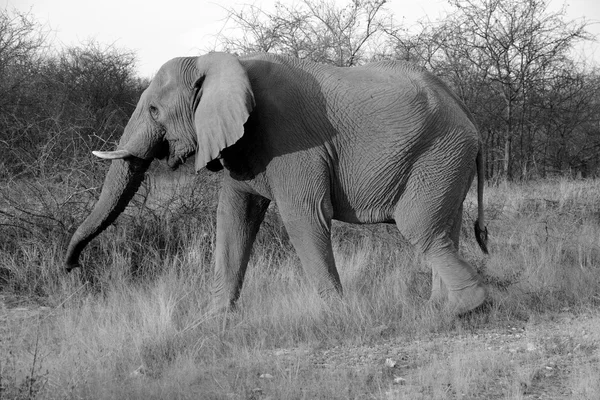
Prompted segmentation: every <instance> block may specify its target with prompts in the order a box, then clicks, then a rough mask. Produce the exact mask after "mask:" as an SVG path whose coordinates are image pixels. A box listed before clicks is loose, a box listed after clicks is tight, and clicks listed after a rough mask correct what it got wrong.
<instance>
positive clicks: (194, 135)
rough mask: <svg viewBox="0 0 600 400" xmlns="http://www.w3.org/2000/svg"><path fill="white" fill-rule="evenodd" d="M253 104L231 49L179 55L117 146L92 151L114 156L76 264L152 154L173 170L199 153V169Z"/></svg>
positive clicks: (232, 135) (73, 260) (71, 261)
mask: <svg viewBox="0 0 600 400" xmlns="http://www.w3.org/2000/svg"><path fill="white" fill-rule="evenodd" d="M253 107H254V97H253V94H252V89H251V87H250V81H249V79H248V76H247V74H246V71H245V70H244V68H243V67H242V65H241V64H240V63H239V61H238V59H237V58H236V57H234V56H232V55H229V54H223V53H212V54H208V55H205V56H201V57H185V58H175V59H173V60H170V61H169V62H167V63H166V64H164V65H163V66H162V67H161V68H160V70H159V71H158V73H157V74H156V77H155V78H154V79H153V80H152V83H151V84H150V86H149V87H148V88H147V89H146V90H145V91H144V93H143V94H142V96H141V97H140V100H139V102H138V104H137V107H136V109H135V111H134V112H133V115H132V116H131V118H130V120H129V122H128V123H127V126H126V127H125V131H124V133H123V136H122V137H121V140H120V142H119V146H118V148H117V150H115V151H108V152H101V151H95V152H93V153H94V155H96V156H98V157H100V158H104V159H110V160H113V161H112V164H111V166H110V169H109V171H108V174H107V176H106V179H105V181H104V186H103V187H102V193H101V194H100V199H99V200H98V202H97V203H96V205H95V207H94V209H93V211H92V212H91V214H90V215H89V216H88V217H87V218H86V219H85V221H84V222H83V223H82V224H81V225H80V226H79V228H78V229H77V231H76V232H75V234H74V235H73V237H72V238H71V241H70V243H69V247H68V250H67V255H66V260H65V264H66V268H67V270H69V271H70V270H71V269H72V268H75V267H77V266H78V265H79V264H78V260H79V255H80V253H81V251H82V250H83V248H84V247H85V246H86V245H87V244H88V243H89V242H90V240H92V239H93V238H94V237H95V236H97V235H98V234H99V233H101V232H102V231H103V230H104V229H106V227H108V226H109V225H110V224H111V223H112V222H114V220H115V219H116V218H117V217H118V216H119V214H120V213H121V212H122V211H123V210H124V209H125V207H126V206H127V204H128V203H129V201H130V200H131V199H132V198H133V196H134V194H135V193H136V191H137V189H138V188H139V186H140V184H141V182H142V180H143V178H144V173H145V171H146V170H147V169H148V167H149V165H150V162H151V161H152V159H154V158H159V159H164V158H166V161H167V163H168V165H169V166H170V167H171V168H176V167H177V166H178V165H180V164H181V163H182V162H183V161H184V160H185V159H186V158H187V157H188V156H190V155H192V154H194V153H195V154H196V160H195V165H196V170H200V169H201V168H204V167H205V166H206V165H207V164H208V163H209V162H211V161H213V160H216V159H217V158H219V155H220V153H221V151H222V150H223V149H225V148H226V147H228V146H231V145H232V144H234V143H235V142H236V141H238V140H239V139H240V138H241V137H242V135H243V133H244V123H245V122H246V120H247V119H248V116H249V115H250V112H251V111H252V108H253Z"/></svg>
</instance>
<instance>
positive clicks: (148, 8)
mask: <svg viewBox="0 0 600 400" xmlns="http://www.w3.org/2000/svg"><path fill="white" fill-rule="evenodd" d="M336 1H337V0H336ZM516 1H518V0H516ZM340 2H341V3H342V4H346V3H347V1H341V0H340ZM2 3H4V4H2ZM243 4H254V5H256V6H259V7H260V8H264V9H273V5H274V4H275V0H246V1H244V0H218V2H217V1H213V0H200V1H198V0H196V1H194V0H168V1H164V0H162V1H160V2H159V1H155V0H146V1H140V0H100V1H87V0H0V5H3V6H4V7H15V8H17V9H19V10H22V11H28V10H29V11H31V12H32V14H33V15H34V16H35V18H36V19H37V20H38V22H40V23H42V24H45V25H46V27H47V28H49V29H50V30H51V31H52V34H51V35H52V36H51V38H52V39H53V43H55V44H58V45H65V46H69V45H76V44H80V43H82V42H85V41H87V40H90V39H94V40H96V41H97V42H99V43H102V44H114V45H115V46H116V47H118V48H124V49H130V50H133V51H135V52H136V54H137V60H138V62H137V66H138V70H139V73H140V74H141V75H142V76H146V77H151V76H152V75H153V74H154V73H155V72H156V71H157V70H158V68H159V67H160V66H161V65H162V64H163V63H164V62H165V61H167V60H169V59H171V58H173V57H178V56H187V55H198V54H201V53H203V52H205V51H206V50H207V49H212V48H213V47H214V44H215V37H216V36H215V35H216V34H217V33H218V32H219V31H220V30H222V28H223V26H224V24H225V18H226V16H227V11H226V9H227V8H236V7H241V6H242V5H243ZM409 4H410V5H409ZM562 5H566V6H567V17H568V19H580V18H584V17H585V18H586V19H587V20H588V21H590V22H592V25H590V27H589V32H590V33H592V34H595V35H597V36H598V39H600V1H599V0H567V1H564V2H563V1H562V0H551V3H550V8H551V9H552V10H559V9H560V7H561V6H562ZM386 7H387V8H388V9H389V10H390V11H392V12H393V14H394V16H395V19H396V21H397V22H398V23H402V24H403V25H404V26H411V25H414V24H415V23H416V22H417V21H418V20H420V19H423V18H428V19H429V20H431V21H434V20H437V19H439V17H440V16H443V15H444V14H445V12H446V10H448V9H450V7H449V6H448V3H447V1H446V0H417V1H412V0H388V3H387V4H386ZM581 51H582V52H585V54H586V55H587V56H590V57H593V58H594V60H596V63H597V64H600V46H599V44H598V43H597V42H596V43H594V44H587V45H586V46H585V47H584V48H583V49H581Z"/></svg>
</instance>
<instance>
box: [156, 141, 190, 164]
mask: <svg viewBox="0 0 600 400" xmlns="http://www.w3.org/2000/svg"><path fill="white" fill-rule="evenodd" d="M174 147H175V146H173V145H172V144H169V142H168V141H166V140H165V141H164V142H163V143H161V144H160V145H159V146H158V148H157V149H156V153H155V158H156V159H158V160H165V159H166V163H167V166H168V167H169V168H170V169H171V170H173V171H175V170H176V169H177V168H179V166H180V165H181V164H183V163H185V160H186V159H187V158H188V156H189V155H188V154H185V153H181V152H177V151H173V150H174Z"/></svg>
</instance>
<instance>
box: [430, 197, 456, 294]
mask: <svg viewBox="0 0 600 400" xmlns="http://www.w3.org/2000/svg"><path fill="white" fill-rule="evenodd" d="M462 214H463V205H462V204H461V205H460V208H459V210H458V213H457V215H456V218H455V220H454V224H453V226H452V230H451V231H450V239H451V240H452V243H454V248H456V251H458V249H459V243H460V228H461V226H462ZM429 300H430V301H431V302H432V303H442V302H444V301H446V300H448V289H446V286H445V285H444V282H443V281H442V277H441V276H440V274H439V273H438V271H437V268H436V267H435V265H432V266H431V297H430V298H429Z"/></svg>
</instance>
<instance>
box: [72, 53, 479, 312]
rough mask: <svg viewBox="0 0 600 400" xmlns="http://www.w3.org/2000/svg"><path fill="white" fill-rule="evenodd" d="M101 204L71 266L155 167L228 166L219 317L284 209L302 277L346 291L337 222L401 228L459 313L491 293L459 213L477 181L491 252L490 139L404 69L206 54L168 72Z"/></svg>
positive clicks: (130, 129)
mask: <svg viewBox="0 0 600 400" xmlns="http://www.w3.org/2000/svg"><path fill="white" fill-rule="evenodd" d="M94 154H95V155H96V156H98V157H101V158H105V159H111V160H112V164H111V166H110V169H109V171H108V174H107V176H106V179H105V182H104V186H103V188H102V193H101V195H100V199H99V200H98V202H97V203H96V205H95V207H94V209H93V211H92V212H91V214H90V215H89V216H88V217H87V218H86V219H85V221H84V222H83V223H82V224H81V226H79V228H78V229H77V231H76V232H75V233H74V235H73V237H72V239H71V241H70V243H69V246H68V250H67V254H66V261H65V264H66V269H67V270H71V269H72V268H75V267H77V266H79V264H78V259H79V255H80V253H81V251H82V250H83V248H84V247H85V246H86V245H87V244H88V243H89V242H90V240H92V239H93V238H94V237H95V236H96V235H98V234H99V233H100V232H102V231H103V230H104V229H105V228H106V227H107V226H108V225H110V224H111V223H112V222H113V221H114V220H115V219H116V218H117V217H118V216H119V214H120V213H121V212H122V211H123V209H124V208H125V206H126V205H127V204H128V202H129V201H130V200H131V198H132V197H133V195H134V193H135V192H136V190H137V189H138V187H139V185H140V183H141V181H142V180H143V177H144V172H145V171H146V170H147V168H148V166H149V165H150V162H151V161H152V160H153V159H155V158H156V159H166V162H167V164H168V165H169V166H170V167H171V168H173V169H175V168H177V167H178V166H179V165H180V164H181V163H182V162H184V161H185V160H186V158H187V157H189V156H192V155H195V168H196V170H200V169H201V168H204V167H206V168H208V169H209V170H211V171H216V170H220V169H225V171H224V174H223V175H224V177H223V181H222V187H221V191H220V195H219V204H218V211H217V233H216V249H215V253H216V266H215V269H214V276H213V284H212V285H213V286H212V304H213V309H217V310H223V309H229V308H231V307H234V305H235V302H236V300H237V299H238V297H239V295H240V290H241V288H242V283H243V280H244V274H245V272H246V267H247V264H248V259H249V256H250V250H251V247H252V245H253V242H254V240H255V237H256V234H257V231H258V229H259V226H260V224H261V222H262V220H263V217H264V215H265V211H266V210H267V207H268V205H269V203H270V202H271V201H274V202H276V204H277V206H278V209H279V212H280V214H281V217H282V220H283V223H284V225H285V227H286V230H287V231H288V234H289V237H290V240H291V242H292V244H293V246H294V248H295V250H296V251H297V253H298V255H299V257H300V260H301V263H302V266H303V269H304V270H305V273H306V274H307V275H308V276H309V278H310V279H312V281H313V282H314V283H315V284H316V285H317V287H318V290H319V293H321V295H323V296H324V297H328V296H330V295H332V294H333V295H335V294H336V293H338V294H341V293H342V287H341V283H340V278H339V275H338V271H337V269H336V266H335V262H334V258H333V251H332V245H331V237H330V232H331V221H332V220H333V219H336V220H340V221H345V222H350V223H377V222H386V223H392V222H393V223H395V224H396V225H397V227H398V229H399V230H400V232H401V234H402V235H403V236H404V237H405V238H406V239H407V240H408V241H409V242H410V243H412V244H413V245H414V246H417V248H418V249H420V250H421V251H422V252H423V253H424V254H425V256H426V260H428V264H429V265H430V266H431V268H432V273H433V283H434V284H433V290H432V297H433V298H442V299H444V300H445V301H446V303H445V304H447V305H448V306H449V307H450V308H451V309H452V311H453V312H456V313H463V312H466V311H468V310H471V309H473V308H475V307H478V306H479V305H480V304H481V303H482V302H483V301H484V300H485V297H486V289H485V286H484V285H483V284H482V281H481V279H480V277H479V275H478V274H477V272H476V271H475V269H474V268H473V267H472V266H470V265H469V264H468V263H466V262H465V261H464V260H463V259H461V258H460V257H459V255H458V241H459V232H460V225H461V217H462V209H463V207H462V203H463V200H464V198H465V196H466V194H467V191H468V190H469V187H470V185H471V183H472V181H473V178H474V176H475V174H476V173H477V174H478V220H477V221H476V222H475V227H476V229H475V230H476V237H477V239H478V242H480V245H481V246H482V249H484V251H486V250H485V248H484V247H485V243H484V242H485V240H486V239H487V231H486V230H485V227H484V221H483V218H484V215H483V208H482V197H483V175H482V168H483V166H482V162H481V139H480V136H479V133H478V131H477V129H476V128H475V126H474V123H473V119H472V117H471V116H470V114H469V112H468V111H467V110H466V108H465V106H464V105H463V103H461V101H460V100H459V99H458V98H457V97H456V96H455V95H454V94H453V93H452V92H451V90H450V89H449V88H448V87H447V86H446V85H445V84H444V83H443V82H442V81H441V80H439V79H438V78H436V77H435V76H433V75H432V74H430V73H428V72H426V71H425V70H423V69H421V68H419V67H417V66H414V65H411V64H408V63H404V62H393V61H383V62H377V63H373V64H368V65H365V66H360V67H352V68H338V67H332V66H327V65H321V64H317V63H313V62H308V61H304V60H298V59H295V58H289V57H283V56H275V55H270V54H255V55H248V56H243V57H236V56H233V55H230V54H224V53H211V54H208V55H204V56H200V57H181V58H175V59H172V60H170V61H168V62H167V63H166V64H164V65H163V66H162V67H161V68H160V70H159V71H158V73H157V74H156V76H155V78H154V79H153V80H152V82H151V84H150V86H149V87H148V88H147V89H146V90H145V91H144V93H143V94H142V95H141V98H140V100H139V102H138V104H137V108H136V109H135V111H134V112H133V115H132V116H131V119H130V120H129V122H128V124H127V126H126V127H125V130H124V133H123V136H122V138H121V140H120V142H119V145H118V149H117V150H115V151H110V152H94Z"/></svg>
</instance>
